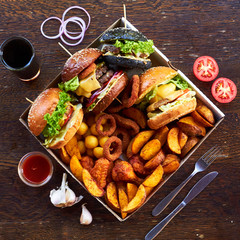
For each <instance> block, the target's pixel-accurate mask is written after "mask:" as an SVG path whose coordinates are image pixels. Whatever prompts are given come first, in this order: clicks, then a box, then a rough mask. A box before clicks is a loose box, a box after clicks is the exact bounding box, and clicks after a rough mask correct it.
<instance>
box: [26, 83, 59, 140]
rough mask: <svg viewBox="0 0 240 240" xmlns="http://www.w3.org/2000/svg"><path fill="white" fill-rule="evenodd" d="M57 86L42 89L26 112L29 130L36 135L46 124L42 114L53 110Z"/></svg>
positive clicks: (56, 100)
mask: <svg viewBox="0 0 240 240" xmlns="http://www.w3.org/2000/svg"><path fill="white" fill-rule="evenodd" d="M60 91H61V90H60V89H59V88H49V89H47V90H45V91H43V92H42V93H41V94H40V95H39V96H38V97H37V98H36V100H35V101H34V103H33V104H32V106H31V108H30V111H29V113H28V126H29V128H30V130H31V132H32V133H33V134H34V135H36V136H38V135H40V133H41V132H42V131H43V129H44V128H45V126H46V125H47V121H46V120H44V115H45V114H46V113H49V114H50V115H51V114H52V113H53V112H54V110H55V109H56V107H57V104H58V101H59V92H60Z"/></svg>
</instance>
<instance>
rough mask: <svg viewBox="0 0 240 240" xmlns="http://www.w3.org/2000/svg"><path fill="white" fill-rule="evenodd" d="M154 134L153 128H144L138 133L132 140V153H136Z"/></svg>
mask: <svg viewBox="0 0 240 240" xmlns="http://www.w3.org/2000/svg"><path fill="white" fill-rule="evenodd" d="M153 134H154V131H153V130H146V131H142V132H140V133H138V134H137V135H136V136H135V137H134V139H133V142H132V153H133V154H137V153H138V152H139V151H140V150H141V148H142V147H143V146H144V145H145V144H146V143H147V142H148V140H149V139H150V138H151V137H152V135H153Z"/></svg>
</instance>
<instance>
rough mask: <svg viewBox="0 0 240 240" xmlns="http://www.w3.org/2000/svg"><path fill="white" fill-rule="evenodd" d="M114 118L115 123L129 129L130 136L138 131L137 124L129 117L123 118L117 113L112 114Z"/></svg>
mask: <svg viewBox="0 0 240 240" xmlns="http://www.w3.org/2000/svg"><path fill="white" fill-rule="evenodd" d="M112 116H113V117H114V118H115V120H116V122H117V125H118V126H120V127H123V128H125V129H128V130H129V133H130V135H131V136H134V135H136V134H138V133H139V126H138V124H137V123H135V122H134V121H132V120H131V119H129V118H124V117H122V116H120V115H118V114H112Z"/></svg>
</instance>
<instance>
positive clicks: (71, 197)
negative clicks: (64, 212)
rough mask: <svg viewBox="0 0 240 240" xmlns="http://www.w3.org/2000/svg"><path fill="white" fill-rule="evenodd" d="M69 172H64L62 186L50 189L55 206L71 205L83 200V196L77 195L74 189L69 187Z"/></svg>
mask: <svg viewBox="0 0 240 240" xmlns="http://www.w3.org/2000/svg"><path fill="white" fill-rule="evenodd" d="M66 180H67V174H66V173H63V177H62V183H61V186H60V188H58V189H57V190H55V189H53V190H51V191H50V196H49V197H50V200H51V203H52V204H53V205H54V206H55V207H61V208H64V207H71V206H72V205H74V204H76V203H78V202H79V201H81V199H82V198H83V196H81V195H80V196H79V197H76V195H75V193H74V192H73V190H71V189H70V188H69V187H68V183H67V182H66Z"/></svg>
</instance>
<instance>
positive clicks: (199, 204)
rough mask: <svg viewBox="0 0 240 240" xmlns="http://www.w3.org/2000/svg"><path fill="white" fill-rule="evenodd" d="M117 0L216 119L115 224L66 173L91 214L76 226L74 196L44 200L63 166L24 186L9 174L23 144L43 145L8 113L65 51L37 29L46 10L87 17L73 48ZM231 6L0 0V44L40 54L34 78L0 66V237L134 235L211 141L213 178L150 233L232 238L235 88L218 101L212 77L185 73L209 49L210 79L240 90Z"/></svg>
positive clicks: (237, 215) (235, 224)
mask: <svg viewBox="0 0 240 240" xmlns="http://www.w3.org/2000/svg"><path fill="white" fill-rule="evenodd" d="M122 3H125V4H126V6H127V17H128V20H129V21H130V22H131V23H132V24H133V25H134V26H136V27H137V28H138V29H139V30H140V31H141V32H143V33H144V34H145V35H146V36H147V37H148V38H150V39H153V41H154V43H155V45H156V46H157V47H158V48H159V49H160V50H161V51H162V52H163V53H164V54H165V55H166V56H168V57H169V59H170V60H171V61H172V63H173V65H174V66H175V67H177V68H179V69H180V70H181V71H182V72H184V73H185V74H186V75H187V76H188V77H189V78H190V79H191V80H192V81H193V82H194V84H196V85H197V86H198V87H199V88H200V89H201V90H202V91H203V92H204V93H205V94H206V96H208V97H209V98H210V99H211V100H212V101H213V103H215V104H216V105H217V106H218V107H219V108H220V109H221V110H222V111H223V112H224V113H225V114H226V118H225V120H224V121H223V123H222V124H220V126H219V127H218V128H217V129H216V130H215V131H214V132H213V133H212V134H211V135H210V137H209V138H208V139H207V140H206V141H205V142H204V143H203V144H202V145H201V146H200V148H199V149H198V150H197V151H196V152H195V153H194V154H193V156H192V157H191V158H190V159H189V160H188V162H187V163H185V165H184V166H183V167H182V168H181V171H178V172H177V173H176V174H175V175H174V176H173V177H172V178H171V180H170V181H168V182H167V184H165V185H164V187H163V188H162V189H161V190H160V191H159V192H158V193H157V194H156V195H154V196H153V197H152V199H151V200H150V201H149V202H148V203H147V204H146V205H145V206H144V207H143V208H142V209H141V210H140V211H138V212H137V213H136V214H135V215H133V216H132V217H131V218H130V219H128V220H127V221H125V222H122V223H121V222H119V221H118V220H117V219H116V218H115V217H114V216H113V215H112V214H110V213H109V212H108V211H107V210H106V209H105V208H104V207H103V206H102V205H101V204H100V203H98V202H97V201H96V200H94V199H93V198H92V197H91V196H90V195H89V194H88V193H86V192H85V191H84V190H83V189H82V188H81V187H80V185H78V184H77V183H76V182H75V181H74V180H73V179H72V178H71V177H70V176H69V177H68V181H69V185H70V187H71V188H72V189H73V190H74V191H75V192H76V193H77V194H82V195H84V200H83V202H86V203H87V207H88V209H89V210H90V211H91V213H92V215H93V219H94V220H93V222H92V224H91V225H89V226H82V225H80V224H79V217H80V214H81V203H79V204H77V205H75V206H73V207H71V208H67V209H58V208H55V207H54V206H52V205H51V203H50V201H49V192H50V190H51V189H53V188H56V187H57V186H59V185H60V182H61V177H62V173H63V169H62V168H61V167H60V166H58V164H57V163H56V162H54V167H55V171H54V175H53V178H52V179H51V181H50V182H49V183H48V184H47V185H46V186H44V187H41V188H31V187H28V186H26V185H24V184H23V183H22V182H21V181H20V179H19V177H18V174H17V165H18V161H19V159H20V158H21V157H22V156H23V155H24V154H25V153H27V152H30V151H36V150H39V151H43V152H44V149H43V148H42V147H41V146H39V144H38V142H37V141H36V140H35V139H34V138H33V137H32V136H31V134H30V133H29V132H28V131H27V130H26V129H25V128H24V127H23V125H22V124H21V123H20V122H19V121H18V119H19V116H20V115H21V113H22V112H23V111H24V110H25V109H26V108H27V107H28V106H29V103H28V102H27V101H26V100H25V97H28V98H29V99H35V98H36V97H37V96H38V94H39V93H40V92H41V91H42V90H43V89H44V88H45V87H46V86H47V85H48V84H49V82H50V81H51V80H52V79H54V78H55V76H56V75H57V74H58V73H59V72H60V71H61V69H62V67H63V65H64V62H65V60H66V59H67V58H68V55H67V54H66V53H65V52H64V51H63V50H62V49H61V48H60V47H59V45H58V44H57V42H58V41H57V40H48V39H45V38H44V37H43V36H42V35H41V33H40V30H39V29H40V25H41V23H42V22H43V21H44V20H45V19H46V18H47V17H50V16H58V17H61V16H62V13H63V11H64V10H65V9H66V8H68V7H70V6H72V5H79V6H82V7H84V8H86V9H87V11H88V12H89V13H90V15H91V17H92V21H91V25H90V28H89V29H88V30H87V32H86V36H85V39H84V41H83V42H82V44H81V45H79V46H77V47H68V49H69V51H71V52H72V53H74V52H75V51H77V50H79V49H81V48H84V47H86V46H87V45H88V44H89V43H91V42H92V41H93V40H94V39H95V38H96V37H97V36H98V35H99V34H101V33H102V32H103V31H104V30H105V29H106V27H108V26H109V25H110V24H112V23H113V22H114V21H116V20H117V19H118V18H120V17H122V16H123V8H122ZM73 13H75V14H76V13H78V12H77V11H73ZM239 13H240V5H239V1H236V0H235V1H234V0H232V1H231V0H227V1H226V0H218V1H210V0H209V1H207V0H199V1H194V0H185V1H180V0H175V1H171V0H170V1H169V0H161V1H159V0H156V1H146V0H127V1H125V2H122V1H117V0H98V1H95V0H89V1H76V0H72V1H63V0H52V1H49V0H48V1H46V0H33V1H27V0H11V1H10V0H1V3H0V42H1V43H2V42H3V41H4V39H6V38H7V37H10V36H13V35H22V36H24V37H27V38H28V39H29V40H30V41H31V42H32V43H33V45H34V46H35V48H36V52H37V55H38V57H39V59H40V60H41V75H40V77H39V78H38V79H37V80H35V81H32V82H29V83H26V82H21V81H20V80H18V79H17V78H16V77H15V76H13V75H12V74H11V73H9V72H8V71H7V70H6V69H5V68H4V67H3V66H2V65H1V66H0V98H1V99H0V104H1V105H0V106H1V107H0V127H1V129H0V136H1V142H0V144H1V145H0V189H1V190H0V239H1V240H8V239H9V240H12V239H19V240H21V239H24V240H30V239H31V240H32V239H39V240H40V239H41V240H43V239H47V240H50V239H127V240H128V239H129V240H130V239H134V240H137V239H144V236H145V234H146V233H147V232H148V231H149V230H150V229H151V228H152V227H153V226H155V224H156V223H157V222H158V221H160V220H161V219H162V218H163V217H165V216H166V215H167V214H168V213H170V211H171V210H173V208H174V207H176V205H177V204H178V203H179V202H180V201H181V200H182V199H183V197H184V196H185V195H186V193H187V192H188V190H189V189H190V188H191V186H192V185H193V184H194V183H195V182H196V181H197V180H199V179H200V178H201V177H202V176H203V175H204V173H200V174H198V175H197V176H195V177H194V179H193V180H192V181H191V182H190V183H189V184H188V185H187V186H186V187H185V188H184V190H183V191H182V192H181V194H180V195H179V196H178V197H177V198H176V199H175V200H174V201H173V202H172V204H171V205H170V206H169V207H168V208H167V209H166V210H165V211H164V212H163V213H162V214H161V215H160V216H158V217H155V218H154V217H152V215H151V211H152V209H153V207H154V206H155V205H156V204H157V203H158V202H159V200H160V199H161V198H163V197H164V196H166V195H167V193H168V192H169V191H171V190H172V189H174V188H175V187H176V186H177V185H178V184H179V183H180V182H181V181H183V180H184V179H185V178H186V177H187V176H188V175H189V174H190V173H191V172H192V170H193V167H194V163H195V162H196V160H197V158H198V157H200V156H201V155H202V154H203V153H204V152H205V151H207V150H208V148H209V147H211V146H213V145H215V144H218V145H220V146H222V148H223V152H224V156H225V157H222V158H219V159H218V160H216V161H215V163H214V164H213V165H212V166H210V168H209V169H208V172H209V171H213V170H216V171H218V172H219V176H218V177H217V178H216V180H214V182H213V183H212V184H210V185H209V186H208V187H207V189H205V190H204V191H203V192H202V193H201V194H200V195H199V196H198V197H197V198H196V199H194V200H193V201H192V202H191V203H190V204H189V205H188V206H186V208H185V209H184V210H183V211H182V212H180V213H179V214H178V215H177V216H176V217H175V218H174V219H173V220H172V221H171V222H170V223H169V225H168V226H167V227H166V228H165V229H164V230H163V231H162V232H161V234H160V235H159V236H158V237H157V239H167V240H173V239H179V240H180V239H181V240H183V239H184V240H193V239H196V240H198V239H206V240H219V239H221V240H237V239H240V181H239V180H240V174H239V172H240V150H239V149H240V148H239V142H240V141H239V138H240V128H239V108H240V104H239V100H240V98H239V94H238V95H237V97H236V99H235V100H234V101H233V102H231V103H229V104H219V103H217V102H216V101H215V100H214V99H213V98H212V96H211V92H210V88H211V84H212V83H211V82H210V83H203V82H200V81H198V80H196V78H195V77H194V75H193V72H192V66H193V63H194V60H195V59H196V58H197V57H199V56H202V55H210V56H212V57H214V58H215V59H216V61H217V62H218V64H219V68H220V72H219V77H227V78H230V79H232V80H233V81H234V82H235V83H236V85H237V87H238V89H240V77H239V76H240V67H239V52H240V44H239V42H240V35H239V26H240V21H239V20H240V18H239ZM57 28H58V26H57V23H56V25H54V24H53V25H52V33H54V32H56V31H55V30H56V29H57Z"/></svg>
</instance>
